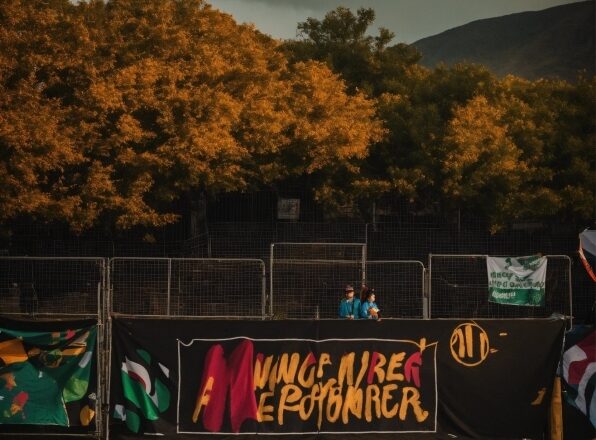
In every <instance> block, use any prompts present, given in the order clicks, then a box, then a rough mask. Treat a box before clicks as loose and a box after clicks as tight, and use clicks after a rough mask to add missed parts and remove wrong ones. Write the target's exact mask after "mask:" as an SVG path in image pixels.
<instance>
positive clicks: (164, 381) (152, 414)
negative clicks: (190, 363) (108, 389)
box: [112, 332, 175, 434]
mask: <svg viewBox="0 0 596 440" xmlns="http://www.w3.org/2000/svg"><path fill="white" fill-rule="evenodd" d="M126 335H127V334H126V332H118V335H117V336H115V344H114V345H115V348H116V350H115V354H116V356H115V361H116V364H115V365H113V368H117V370H115V371H114V373H113V378H114V379H115V380H114V384H113V387H112V390H113V393H112V395H113V397H114V402H115V404H114V406H113V418H114V419H115V420H119V421H121V422H124V424H125V425H126V427H127V428H128V430H130V431H132V432H135V433H151V434H156V433H160V432H161V423H160V418H161V417H162V415H163V413H164V412H166V411H167V410H168V409H169V408H170V407H171V404H172V400H173V399H172V395H173V392H174V391H173V390H174V389H175V386H174V382H173V381H172V377H171V374H170V369H169V368H168V367H166V366H165V365H164V364H162V363H160V362H159V361H157V359H156V358H155V356H152V355H151V354H150V353H149V351H147V350H145V349H144V348H143V347H141V346H140V344H139V343H138V342H137V341H134V340H132V339H131V338H128V337H127V336H126ZM118 379H119V380H118ZM114 387H115V388H114Z"/></svg>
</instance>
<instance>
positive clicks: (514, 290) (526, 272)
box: [486, 255, 547, 306]
mask: <svg viewBox="0 0 596 440" xmlns="http://www.w3.org/2000/svg"><path fill="white" fill-rule="evenodd" d="M546 263H547V259H546V257H540V256H536V255H532V256H528V257H506V258H497V257H486V268H487V272H488V300H489V301H490V302H495V303H500V304H514V305H523V306H544V303H545V285H546Z"/></svg>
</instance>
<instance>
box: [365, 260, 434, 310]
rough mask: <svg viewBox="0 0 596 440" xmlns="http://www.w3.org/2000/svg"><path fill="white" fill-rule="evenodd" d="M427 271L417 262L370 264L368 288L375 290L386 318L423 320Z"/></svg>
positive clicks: (367, 276)
mask: <svg viewBox="0 0 596 440" xmlns="http://www.w3.org/2000/svg"><path fill="white" fill-rule="evenodd" d="M425 273H426V269H425V268H424V264H423V263H422V262H421V261H416V260H380V261H367V262H366V285H367V286H369V287H371V288H374V289H375V293H376V297H377V298H376V302H377V304H378V305H379V308H380V309H381V314H382V316H383V317H384V318H386V317H387V318H423V317H424V313H423V311H424V305H423V304H424V281H425Z"/></svg>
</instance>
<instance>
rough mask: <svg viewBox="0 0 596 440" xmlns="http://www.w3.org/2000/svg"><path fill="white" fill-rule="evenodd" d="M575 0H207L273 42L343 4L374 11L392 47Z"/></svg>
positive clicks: (375, 24)
mask: <svg viewBox="0 0 596 440" xmlns="http://www.w3.org/2000/svg"><path fill="white" fill-rule="evenodd" d="M576 1H577V0H207V2H208V3H211V4H212V5H213V6H214V7H215V8H217V9H220V10H222V11H225V12H228V13H230V14H232V15H233V16H234V18H235V19H236V21H238V22H240V23H244V22H248V23H254V24H255V25H256V27H257V28H258V29H259V30H261V31H262V32H265V33H266V34H269V35H271V36H273V37H275V38H294V37H295V36H296V24H297V23H298V22H301V21H304V20H306V18H307V17H315V18H319V19H321V18H323V17H324V16H325V13H326V12H328V11H330V10H332V9H335V8H336V7H337V6H340V5H343V6H347V7H349V8H351V9H352V10H353V11H356V10H357V9H358V8H359V7H370V8H373V9H374V10H375V12H376V15H377V19H376V21H375V23H374V24H373V28H374V29H375V31H374V32H372V33H373V34H376V28H378V27H379V26H382V27H386V28H388V29H389V30H391V31H393V32H394V33H395V34H396V37H395V39H394V40H393V43H398V42H405V43H413V42H414V41H417V40H419V39H421V38H424V37H428V36H430V35H435V34H438V33H440V32H443V31H445V30H447V29H451V28H453V27H456V26H460V25H462V24H466V23H469V22H470V21H474V20H478V19H482V18H490V17H498V16H500V15H507V14H513V13H516V12H523V11H539V10H541V9H546V8H549V7H551V6H556V5H562V4H565V3H574V2H576Z"/></svg>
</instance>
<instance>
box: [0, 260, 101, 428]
mask: <svg viewBox="0 0 596 440" xmlns="http://www.w3.org/2000/svg"><path fill="white" fill-rule="evenodd" d="M105 286H106V260H105V259H103V258H96V257H81V258H76V257H4V256H3V257H0V314H2V315H7V316H15V317H24V318H27V319H50V318H56V317H57V318H61V319H66V318H71V319H83V318H85V319H95V321H96V323H97V327H98V328H97V345H96V351H97V393H96V407H97V408H104V405H105V404H106V400H105V399H104V396H105V395H106V394H105V393H106V385H107V382H106V381H104V379H105V378H106V375H107V371H108V366H107V364H106V359H105V352H106V348H105V342H104V341H105V334H104V322H105V317H106V314H105V310H106V309H105ZM103 415H104V412H103V411H96V422H95V431H93V432H89V433H88V434H80V436H84V435H86V436H90V437H91V436H92V437H100V436H102V433H103V427H104V421H103ZM36 433H37V434H39V431H38V430H35V429H34V428H32V430H31V431H22V432H18V433H17V432H12V433H6V435H9V436H12V437H18V436H28V435H32V434H36ZM43 435H44V436H48V437H50V436H52V437H60V438H61V437H64V436H65V435H66V434H64V433H54V432H45V433H44V434H43Z"/></svg>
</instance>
